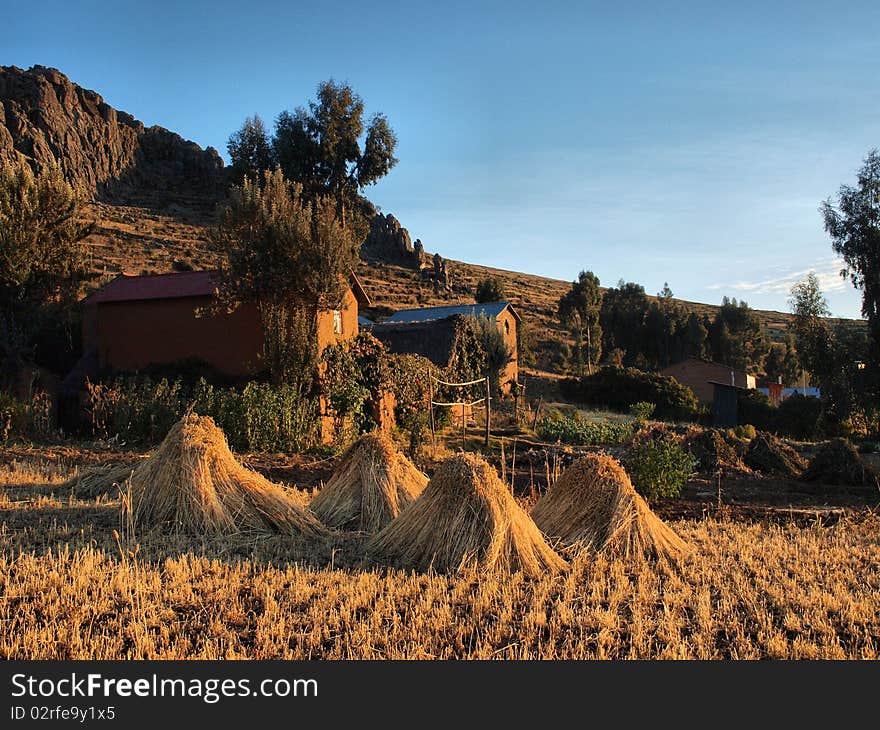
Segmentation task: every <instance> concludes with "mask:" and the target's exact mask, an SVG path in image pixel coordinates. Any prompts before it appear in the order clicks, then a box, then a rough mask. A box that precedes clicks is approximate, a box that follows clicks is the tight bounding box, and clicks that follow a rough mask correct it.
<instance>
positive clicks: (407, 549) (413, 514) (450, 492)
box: [368, 454, 566, 578]
mask: <svg viewBox="0 0 880 730" xmlns="http://www.w3.org/2000/svg"><path fill="white" fill-rule="evenodd" d="M368 549H369V550H370V551H371V552H373V553H374V554H375V555H381V556H384V557H388V558H390V559H392V560H393V561H394V562H396V563H398V564H400V565H403V566H405V567H409V568H413V569H415V570H427V569H429V568H431V567H433V568H434V569H436V570H441V571H455V570H459V569H461V568H464V567H466V566H479V567H480V568H481V569H483V570H487V571H492V570H503V571H514V570H521V571H523V572H524V573H526V574H527V575H529V576H531V577H533V578H538V577H540V576H543V575H546V574H547V573H554V572H556V571H559V570H563V569H564V568H565V567H566V562H565V561H564V560H563V559H562V558H561V557H560V556H559V555H557V554H556V553H555V552H554V551H553V549H552V548H551V547H550V546H549V545H548V544H547V543H546V541H545V540H544V537H543V535H541V532H540V531H539V530H538V528H537V527H536V526H535V523H534V522H532V519H531V518H530V517H529V515H528V514H527V513H526V512H525V511H524V510H523V509H522V507H520V506H519V505H518V504H517V503H516V500H514V498H513V495H512V494H511V493H510V492H509V491H508V489H507V488H506V487H505V486H504V484H503V483H502V482H501V480H500V479H499V478H498V474H497V473H496V472H495V469H493V468H492V467H491V466H490V465H489V464H487V463H486V462H485V461H484V460H483V459H481V458H480V457H479V456H475V455H473V454H456V455H455V456H452V457H450V458H449V459H447V460H446V461H444V462H443V463H442V464H441V465H440V467H439V468H438V469H437V472H436V474H434V477H433V478H432V479H431V481H430V482H428V486H426V487H425V489H424V491H423V492H422V494H421V495H420V496H419V498H418V499H417V500H416V501H415V502H413V504H412V505H410V506H409V507H408V508H407V509H406V510H405V511H403V512H401V514H400V516H399V517H398V518H397V519H396V520H394V521H393V522H391V523H390V524H389V525H388V526H387V527H385V528H384V529H383V530H382V531H381V532H379V533H378V534H377V535H375V536H374V537H373V539H372V540H371V541H370V543H369V544H368Z"/></svg>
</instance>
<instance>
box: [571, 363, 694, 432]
mask: <svg viewBox="0 0 880 730" xmlns="http://www.w3.org/2000/svg"><path fill="white" fill-rule="evenodd" d="M560 388H561V390H562V394H563V396H565V397H566V398H568V399H569V400H573V401H577V402H579V403H586V404H589V405H593V406H598V407H603V408H611V409H613V410H617V411H628V410H629V408H630V407H631V406H633V405H634V404H635V403H640V402H644V403H653V404H655V410H654V413H655V414H656V416H657V417H658V418H665V419H679V420H692V419H693V418H694V417H695V416H696V414H697V411H698V407H699V404H698V403H697V398H696V396H695V395H694V392H693V391H692V390H691V389H690V388H688V387H687V386H684V385H682V384H681V383H679V382H678V381H677V380H676V379H675V378H672V377H670V376H668V375H660V374H659V373H646V372H643V371H642V370H638V369H637V368H618V367H611V366H606V367H602V368H599V369H598V370H597V371H596V372H595V373H593V374H592V375H586V376H584V377H581V378H567V379H565V380H563V381H562V383H561V384H560Z"/></svg>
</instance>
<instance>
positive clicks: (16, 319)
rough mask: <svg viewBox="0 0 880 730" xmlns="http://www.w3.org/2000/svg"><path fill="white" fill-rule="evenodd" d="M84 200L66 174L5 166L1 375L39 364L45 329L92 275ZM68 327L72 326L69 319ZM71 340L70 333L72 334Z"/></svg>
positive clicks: (0, 198)
mask: <svg viewBox="0 0 880 730" xmlns="http://www.w3.org/2000/svg"><path fill="white" fill-rule="evenodd" d="M81 204H82V199H81V198H80V196H79V195H78V194H77V192H76V191H74V190H73V188H71V187H70V185H68V184H67V183H66V182H65V180H64V176H63V174H62V172H61V169H60V168H59V167H57V166H53V167H49V168H47V169H46V170H44V171H42V172H41V173H40V174H39V175H34V173H33V172H32V171H31V169H30V167H29V166H28V165H26V164H24V163H20V164H18V165H3V166H2V167H0V360H2V362H0V372H2V373H4V374H9V373H12V372H14V371H15V370H16V369H17V367H18V366H20V365H21V364H22V363H24V362H28V361H32V359H33V357H34V346H35V338H36V337H37V334H38V332H39V331H40V329H41V328H42V327H44V326H45V325H47V323H52V322H55V323H57V322H58V321H59V320H62V321H63V320H64V318H65V317H67V316H68V315H69V312H70V309H71V308H70V306H69V305H71V304H72V303H73V301H74V300H75V299H76V296H77V294H78V292H79V286H80V283H81V280H82V277H83V276H84V274H85V270H86V254H85V250H84V248H83V246H82V245H81V241H82V239H83V238H85V237H86V236H87V235H88V234H89V233H90V232H91V230H92V225H91V224H89V223H83V222H82V220H81V215H82V210H81ZM68 321H69V320H68ZM68 336H69V328H68Z"/></svg>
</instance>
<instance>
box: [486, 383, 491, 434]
mask: <svg viewBox="0 0 880 730" xmlns="http://www.w3.org/2000/svg"><path fill="white" fill-rule="evenodd" d="M491 414H492V391H491V388H490V386H489V378H486V448H487V449H488V448H489V419H490V418H491Z"/></svg>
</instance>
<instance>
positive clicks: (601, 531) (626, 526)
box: [532, 453, 687, 557]
mask: <svg viewBox="0 0 880 730" xmlns="http://www.w3.org/2000/svg"><path fill="white" fill-rule="evenodd" d="M532 519H534V521H535V524H536V525H538V527H539V528H540V529H541V531H542V532H543V533H544V534H545V535H547V536H549V537H551V538H557V539H559V540H561V542H562V543H563V544H565V545H567V546H569V547H572V548H575V549H577V548H584V547H589V548H593V549H595V550H604V551H607V552H609V553H611V554H614V555H620V556H631V555H636V556H644V557H659V556H661V555H665V556H670V557H675V556H677V555H679V554H681V553H683V552H685V551H686V550H687V546H686V544H685V543H684V541H683V540H682V539H681V538H680V537H679V536H678V535H676V534H675V532H673V531H672V529H671V528H670V527H669V526H667V525H666V523H664V522H663V521H662V520H661V519H660V518H659V517H657V515H655V514H654V513H653V512H652V511H651V509H650V507H648V504H647V503H646V502H645V500H644V499H643V498H642V497H641V495H639V494H638V493H637V492H636V490H635V489H634V488H633V485H632V483H631V482H630V479H629V476H627V473H626V472H625V471H624V470H623V467H622V466H621V465H620V463H619V462H618V461H617V460H616V459H614V458H613V457H611V456H608V455H607V454H602V453H598V454H587V455H586V456H584V457H582V458H581V459H578V460H577V461H576V462H575V463H574V464H572V465H571V466H570V467H569V468H568V469H567V470H566V471H564V472H563V474H562V476H561V477H559V480H558V481H557V482H556V483H555V484H554V485H553V486H552V487H551V488H550V490H549V491H548V492H547V493H546V494H544V495H543V496H542V497H541V498H540V499H539V500H538V502H537V503H536V504H535V506H534V508H533V509H532Z"/></svg>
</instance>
